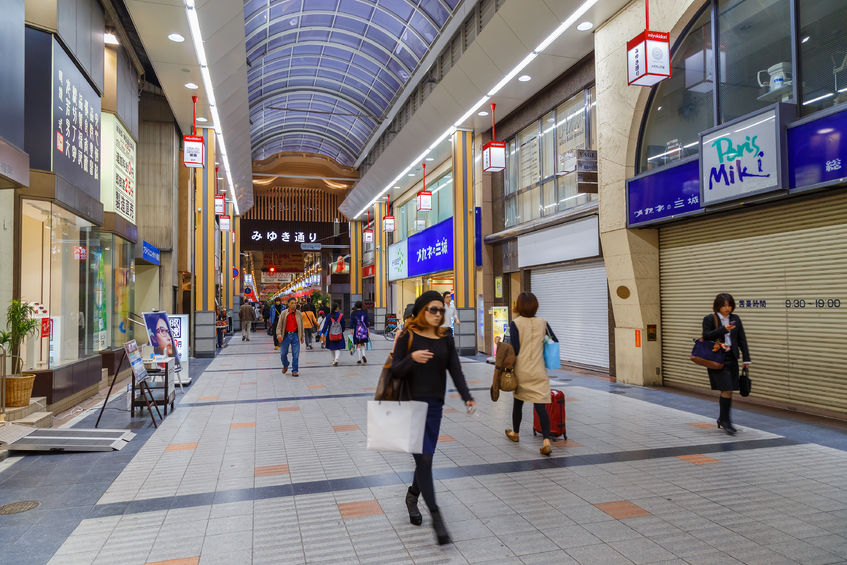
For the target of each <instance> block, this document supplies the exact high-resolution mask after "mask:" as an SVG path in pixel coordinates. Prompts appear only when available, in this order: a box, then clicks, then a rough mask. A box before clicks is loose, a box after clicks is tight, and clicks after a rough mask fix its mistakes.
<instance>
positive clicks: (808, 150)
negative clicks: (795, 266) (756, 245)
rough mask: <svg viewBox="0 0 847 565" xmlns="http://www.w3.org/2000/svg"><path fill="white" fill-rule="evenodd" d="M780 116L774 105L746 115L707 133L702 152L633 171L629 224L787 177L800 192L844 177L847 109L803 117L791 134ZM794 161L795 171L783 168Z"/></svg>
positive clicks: (775, 184) (696, 208) (687, 210)
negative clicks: (655, 168) (635, 173)
mask: <svg viewBox="0 0 847 565" xmlns="http://www.w3.org/2000/svg"><path fill="white" fill-rule="evenodd" d="M775 122H776V123H777V125H776V126H775ZM778 122H779V115H778V113H777V114H776V116H775V115H774V110H773V109H772V108H771V109H769V110H766V111H765V112H761V113H759V114H758V115H756V116H753V117H746V118H743V119H742V120H740V121H737V122H735V123H734V125H731V126H728V127H722V129H721V130H715V131H713V132H711V133H707V134H703V135H702V136H701V139H702V140H703V141H704V143H703V144H702V146H701V155H702V158H701V159H698V158H697V157H692V158H690V159H688V160H685V161H682V162H681V163H680V164H678V165H674V166H672V167H665V168H662V169H659V170H658V171H651V172H648V173H644V174H642V175H639V176H637V177H634V178H631V179H629V181H628V182H627V224H628V226H629V227H636V226H643V225H648V224H652V223H656V222H661V221H667V220H671V219H676V218H679V217H682V216H689V215H692V214H702V213H704V212H705V209H706V207H707V206H709V205H711V204H715V203H718V202H725V201H728V200H737V199H743V198H746V197H749V196H750V195H752V194H758V193H761V192H768V191H773V190H779V189H780V188H784V187H786V185H787V188H788V192H789V193H795V192H802V191H806V190H812V189H817V188H824V187H827V186H832V185H835V184H839V183H842V182H844V178H845V176H847V173H845V171H847V168H845V167H847V111H841V112H835V113H830V114H827V115H824V116H822V117H819V118H817V119H812V120H808V119H806V120H800V121H797V122H795V123H794V124H791V126H790V127H789V128H788V130H787V136H782V135H781V134H780V131H784V129H785V128H784V127H783V126H782V125H781V124H778ZM786 137H787V143H783V142H782V139H783V138H786ZM786 145H787V148H786V147H785V146H786ZM783 155H787V158H786V157H783ZM786 163H787V169H788V170H787V173H786V172H784V171H783V170H782V167H783V166H784V165H785V164H786Z"/></svg>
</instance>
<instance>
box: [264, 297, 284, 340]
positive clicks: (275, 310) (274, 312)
mask: <svg viewBox="0 0 847 565" xmlns="http://www.w3.org/2000/svg"><path fill="white" fill-rule="evenodd" d="M284 310H285V307H284V306H283V305H282V298H280V297H279V296H277V297H276V298H274V305H273V306H271V325H270V327H268V335H271V336H273V338H274V349H279V338H278V337H277V332H276V329H275V328H276V325H277V322H278V321H279V316H280V314H282V312H283V311H284Z"/></svg>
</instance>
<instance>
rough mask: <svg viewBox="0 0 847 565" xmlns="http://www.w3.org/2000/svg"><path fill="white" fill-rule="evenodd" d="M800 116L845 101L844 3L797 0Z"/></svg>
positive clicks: (846, 41) (846, 10) (846, 40)
mask: <svg viewBox="0 0 847 565" xmlns="http://www.w3.org/2000/svg"><path fill="white" fill-rule="evenodd" d="M798 12H799V18H800V68H801V70H802V73H803V81H802V83H801V84H802V90H801V92H800V95H801V99H802V104H801V106H800V110H801V113H802V114H809V113H811V112H815V111H817V110H822V109H824V108H828V107H830V106H834V105H836V104H841V103H842V102H847V26H845V22H847V2H821V1H820V0H799V2H798Z"/></svg>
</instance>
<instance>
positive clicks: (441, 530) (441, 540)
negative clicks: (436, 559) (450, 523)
mask: <svg viewBox="0 0 847 565" xmlns="http://www.w3.org/2000/svg"><path fill="white" fill-rule="evenodd" d="M429 514H430V516H432V529H433V530H435V539H436V540H438V545H447V544H448V543H451V542H452V541H453V540H451V539H450V533H449V532H448V531H447V527H446V526H445V525H444V518H443V517H442V516H441V511H440V510H433V511H431V512H430V513H429Z"/></svg>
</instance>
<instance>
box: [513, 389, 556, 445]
mask: <svg viewBox="0 0 847 565" xmlns="http://www.w3.org/2000/svg"><path fill="white" fill-rule="evenodd" d="M514 400H515V403H514V404H513V405H512V430H513V431H514V432H515V433H516V434H518V433H520V430H521V420H522V419H523V400H518V399H517V398H515V399H514ZM533 406H535V413H536V414H538V421H539V422H540V423H541V435H542V436H543V437H544V439H548V438H549V437H550V416H549V415H548V414H547V405H546V404H538V403H535V404H533Z"/></svg>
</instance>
